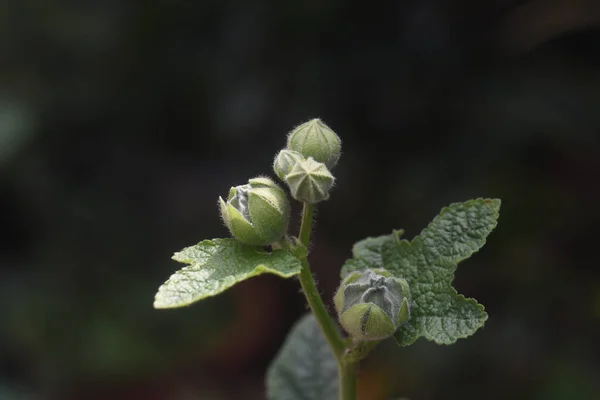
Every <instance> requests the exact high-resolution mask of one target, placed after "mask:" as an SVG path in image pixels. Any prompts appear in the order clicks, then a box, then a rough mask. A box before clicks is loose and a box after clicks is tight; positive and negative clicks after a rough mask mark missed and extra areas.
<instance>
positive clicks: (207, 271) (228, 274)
mask: <svg viewBox="0 0 600 400" xmlns="http://www.w3.org/2000/svg"><path fill="white" fill-rule="evenodd" d="M173 259H174V260H175V261H179V262H181V263H185V264H189V265H188V266H187V267H184V268H182V269H180V270H179V271H177V272H175V273H174V274H173V275H171V277H170V278H169V280H167V281H166V282H165V283H164V284H163V285H162V286H161V287H160V288H159V289H158V293H156V297H155V300H154V307H155V308H174V307H183V306H187V305H189V304H192V303H194V302H196V301H198V300H202V299H204V298H206V297H210V296H214V295H217V294H219V293H221V292H223V291H225V290H226V289H229V288H230V287H231V286H233V285H235V284H236V283H238V282H241V281H244V280H246V279H248V278H251V277H253V276H257V275H260V274H264V273H270V274H275V275H279V276H281V277H284V278H289V277H291V276H294V275H297V274H299V273H300V269H301V264H300V261H299V260H298V259H297V258H296V257H294V256H293V255H292V254H290V253H289V252H287V251H285V250H275V251H273V252H267V251H265V250H263V249H262V248H260V247H254V246H248V245H244V244H241V243H239V242H238V241H237V240H235V239H213V240H205V241H202V242H200V243H198V244H197V245H195V246H191V247H186V248H185V249H183V250H182V251H180V252H178V253H175V255H173Z"/></svg>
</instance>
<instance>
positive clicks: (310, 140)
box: [273, 118, 342, 204]
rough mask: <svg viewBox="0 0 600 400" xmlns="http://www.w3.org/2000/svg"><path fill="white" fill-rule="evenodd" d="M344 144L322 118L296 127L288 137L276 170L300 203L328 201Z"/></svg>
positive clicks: (275, 163) (277, 160) (277, 161)
mask: <svg viewBox="0 0 600 400" xmlns="http://www.w3.org/2000/svg"><path fill="white" fill-rule="evenodd" d="M341 149H342V142H341V140H340V138H339V137H338V135H336V134H335V132H333V131H332V130H331V129H330V128H329V127H328V126H327V125H325V124H324V123H323V121H321V120H320V119H318V118H316V119H312V120H310V121H308V122H305V123H304V124H301V125H300V126H298V127H296V128H295V129H294V130H293V131H292V132H290V134H289V135H288V140H287V148H285V149H283V150H281V151H280V152H279V154H277V156H276V157H275V161H274V162H273V170H274V171H275V173H276V174H277V176H279V178H281V179H282V180H283V181H284V182H285V183H286V184H287V185H288V187H289V188H290V192H291V194H292V197H293V198H294V199H296V200H298V201H302V202H305V203H310V204H315V203H319V202H321V201H323V200H327V199H328V198H329V191H330V190H331V188H332V187H333V183H334V181H335V178H334V177H333V175H332V174H331V172H330V169H332V168H333V167H335V165H336V164H337V162H338V160H339V158H340V154H341Z"/></svg>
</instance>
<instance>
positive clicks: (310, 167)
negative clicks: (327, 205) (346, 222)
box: [284, 157, 335, 204]
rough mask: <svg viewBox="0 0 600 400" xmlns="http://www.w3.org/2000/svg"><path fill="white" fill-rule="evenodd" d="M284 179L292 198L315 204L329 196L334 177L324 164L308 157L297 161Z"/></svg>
mask: <svg viewBox="0 0 600 400" xmlns="http://www.w3.org/2000/svg"><path fill="white" fill-rule="evenodd" d="M284 180H285V183H287V185H288V186H289V188H290V192H291V193H292V197H293V198H294V199H296V200H298V201H302V202H306V203H310V204H315V203H319V202H321V201H323V200H327V199H328V198H329V191H330V190H331V187H332V186H333V183H334V181H335V178H334V177H333V175H331V172H329V170H328V169H327V167H326V166H325V164H323V163H320V162H317V161H315V160H314V159H313V158H312V157H309V158H308V159H306V160H303V161H299V162H297V163H296V164H295V165H294V167H293V168H292V170H291V171H290V172H289V173H288V174H287V175H286V176H285V178H284Z"/></svg>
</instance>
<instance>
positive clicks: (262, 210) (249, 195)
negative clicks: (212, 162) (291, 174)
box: [219, 177, 290, 246]
mask: <svg viewBox="0 0 600 400" xmlns="http://www.w3.org/2000/svg"><path fill="white" fill-rule="evenodd" d="M219 208H220V210H221V217H222V218H223V222H224V223H225V225H226V226H227V228H228V229H229V231H230V232H231V234H232V235H233V236H234V237H235V238H236V239H237V240H239V241H240V242H242V243H245V244H250V245H255V246H263V245H266V244H269V243H272V242H276V241H277V240H279V239H281V237H282V236H283V235H285V233H286V231H287V227H288V223H289V220H290V203H289V201H288V199H287V197H286V195H285V192H284V191H283V189H281V188H280V187H279V186H277V184H275V182H273V181H272V180H271V179H269V178H263V177H258V178H253V179H250V180H249V181H248V184H246V185H240V186H236V187H232V188H231V189H230V190H229V196H228V197H227V202H225V201H224V200H223V198H222V197H219Z"/></svg>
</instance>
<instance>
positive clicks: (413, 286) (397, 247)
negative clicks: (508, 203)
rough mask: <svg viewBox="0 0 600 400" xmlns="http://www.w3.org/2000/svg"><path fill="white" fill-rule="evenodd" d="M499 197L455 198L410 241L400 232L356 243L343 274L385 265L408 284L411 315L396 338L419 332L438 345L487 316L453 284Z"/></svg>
mask: <svg viewBox="0 0 600 400" xmlns="http://www.w3.org/2000/svg"><path fill="white" fill-rule="evenodd" d="M499 210H500V200H498V199H475V200H470V201H467V202H464V203H454V204H451V205H450V206H448V207H445V208H443V209H442V211H441V212H440V214H439V215H438V216H437V217H435V218H434V220H433V221H432V222H431V223H430V224H429V226H427V228H425V229H423V231H422V232H421V233H420V234H419V235H418V236H416V237H415V238H413V240H411V241H410V242H409V241H407V240H404V239H400V236H401V234H402V231H395V232H393V233H392V234H390V235H384V236H379V237H375V238H367V239H364V240H362V241H360V242H358V243H356V244H355V245H354V247H353V249H352V254H353V258H351V259H349V260H347V261H346V263H345V264H344V266H343V267H342V272H341V274H342V278H343V277H344V276H346V275H347V274H349V273H350V272H352V271H355V270H359V269H363V268H385V269H387V270H388V271H390V272H391V273H393V274H394V275H395V276H398V277H402V278H404V279H406V280H407V281H408V283H409V285H410V293H411V307H410V314H411V315H410V319H409V321H408V322H407V323H406V324H405V325H403V326H402V327H401V328H400V329H399V330H398V331H397V332H396V334H395V339H396V341H397V343H398V344H399V345H401V346H408V345H410V344H412V343H414V342H415V340H417V339H418V338H420V337H424V338H425V339H427V340H431V341H433V342H435V343H438V344H452V343H454V342H456V340H457V339H460V338H465V337H468V336H471V335H472V334H473V333H475V331H477V329H479V328H481V327H482V326H483V325H484V323H485V321H486V320H487V318H488V316H487V314H486V312H485V309H484V307H483V306H482V305H481V304H479V303H477V301H476V300H475V299H470V298H466V297H464V296H462V295H460V294H458V293H457V292H456V290H455V289H454V288H453V287H452V280H453V279H454V272H455V271H456V266H457V264H458V263H459V262H461V261H463V260H465V259H467V258H469V257H470V256H471V255H472V254H473V253H475V252H476V251H478V250H479V249H480V248H481V247H482V246H483V245H484V244H485V241H486V237H487V236H488V235H489V234H490V232H491V231H492V230H493V229H494V228H495V227H496V224H497V220H498V216H499Z"/></svg>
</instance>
